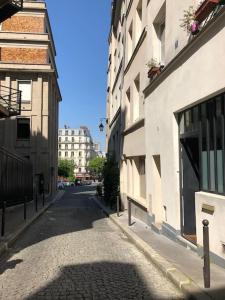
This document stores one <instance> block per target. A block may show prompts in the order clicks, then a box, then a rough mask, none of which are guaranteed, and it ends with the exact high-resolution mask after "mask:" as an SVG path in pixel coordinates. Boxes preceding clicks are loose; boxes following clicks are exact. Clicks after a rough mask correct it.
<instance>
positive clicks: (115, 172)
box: [103, 154, 120, 208]
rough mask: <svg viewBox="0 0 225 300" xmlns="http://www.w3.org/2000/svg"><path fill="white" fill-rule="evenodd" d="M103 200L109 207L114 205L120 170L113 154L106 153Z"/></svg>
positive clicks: (117, 191)
mask: <svg viewBox="0 0 225 300" xmlns="http://www.w3.org/2000/svg"><path fill="white" fill-rule="evenodd" d="M103 178H104V200H105V203H106V204H108V205H109V206H110V207H111V208H113V207H115V206H116V197H117V196H118V194H119V183H120V172H119V167H118V163H117V162H116V158H115V154H111V155H108V158H107V160H106V163H105V166H104V170H103Z"/></svg>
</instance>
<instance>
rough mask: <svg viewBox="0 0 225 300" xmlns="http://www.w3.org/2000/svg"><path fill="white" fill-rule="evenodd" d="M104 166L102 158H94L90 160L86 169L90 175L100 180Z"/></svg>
mask: <svg viewBox="0 0 225 300" xmlns="http://www.w3.org/2000/svg"><path fill="white" fill-rule="evenodd" d="M104 164H105V158H103V157H95V158H93V159H92V160H90V162H89V165H88V169H89V171H90V173H91V175H93V176H97V177H98V178H101V177H102V173H103V169H104Z"/></svg>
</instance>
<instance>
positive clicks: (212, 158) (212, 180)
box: [209, 150, 216, 191]
mask: <svg viewBox="0 0 225 300" xmlns="http://www.w3.org/2000/svg"><path fill="white" fill-rule="evenodd" d="M209 160H210V190H211V191H215V190H216V184H215V151H214V150H213V151H209Z"/></svg>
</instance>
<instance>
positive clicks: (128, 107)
mask: <svg viewBox="0 0 225 300" xmlns="http://www.w3.org/2000/svg"><path fill="white" fill-rule="evenodd" d="M125 115H126V117H125V119H126V126H129V125H130V88H129V89H128V90H127V91H126V108H125Z"/></svg>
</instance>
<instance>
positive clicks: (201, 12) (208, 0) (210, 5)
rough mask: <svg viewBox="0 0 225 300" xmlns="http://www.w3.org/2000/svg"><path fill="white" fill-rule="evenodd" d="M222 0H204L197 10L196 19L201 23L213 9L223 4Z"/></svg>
mask: <svg viewBox="0 0 225 300" xmlns="http://www.w3.org/2000/svg"><path fill="white" fill-rule="evenodd" d="M223 2H224V1H222V2H221V0H204V1H202V2H201V3H200V5H199V7H198V9H197V10H196V12H195V20H196V21H198V23H199V24H201V23H202V22H203V21H204V20H205V19H206V18H207V17H208V16H209V14H210V13H211V12H212V11H213V9H214V8H215V7H216V6H217V5H218V4H223Z"/></svg>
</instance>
